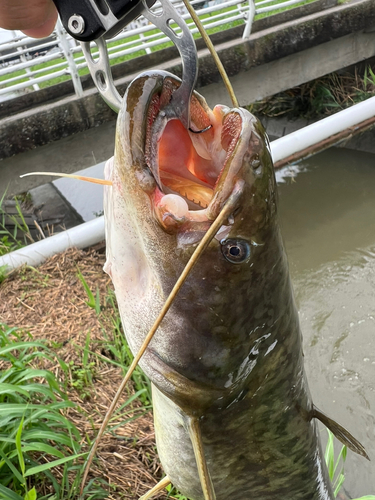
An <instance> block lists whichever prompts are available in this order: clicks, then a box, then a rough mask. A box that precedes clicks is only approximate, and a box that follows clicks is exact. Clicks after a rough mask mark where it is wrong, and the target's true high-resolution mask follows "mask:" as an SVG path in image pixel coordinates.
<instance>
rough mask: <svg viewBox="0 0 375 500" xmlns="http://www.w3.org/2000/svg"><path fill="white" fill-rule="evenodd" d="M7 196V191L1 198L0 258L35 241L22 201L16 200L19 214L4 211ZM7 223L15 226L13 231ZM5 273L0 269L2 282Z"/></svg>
mask: <svg viewBox="0 0 375 500" xmlns="http://www.w3.org/2000/svg"><path fill="white" fill-rule="evenodd" d="M5 196H6V191H5V192H4V194H3V195H2V197H1V198H0V256H2V255H4V254H6V253H9V252H13V251H14V250H18V249H20V248H22V247H24V246H25V245H27V243H28V242H30V241H31V242H32V241H33V239H32V237H31V234H30V231H29V227H28V225H27V224H26V221H25V218H24V216H23V213H22V209H21V205H20V201H19V200H18V198H17V197H15V198H14V200H15V208H16V211H17V214H15V215H9V214H8V213H7V212H6V211H5V209H4V203H5ZM7 221H11V222H12V224H13V225H14V229H13V231H10V230H9V229H8V227H7V224H6V223H7ZM5 273H6V270H5V269H4V266H2V268H0V282H1V281H2V280H3V279H4V277H5Z"/></svg>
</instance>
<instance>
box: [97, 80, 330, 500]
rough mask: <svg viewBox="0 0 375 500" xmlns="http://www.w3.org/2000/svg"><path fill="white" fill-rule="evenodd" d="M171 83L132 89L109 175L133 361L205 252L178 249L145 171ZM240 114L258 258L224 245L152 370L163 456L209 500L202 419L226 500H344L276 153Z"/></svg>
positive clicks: (174, 311) (119, 284)
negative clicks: (285, 236)
mask: <svg viewBox="0 0 375 500" xmlns="http://www.w3.org/2000/svg"><path fill="white" fill-rule="evenodd" d="M166 77H168V78H171V76H170V75H167V74H166V73H164V72H153V73H149V74H146V75H145V74H143V75H141V76H140V77H138V78H137V79H136V80H134V81H133V83H132V84H131V85H130V87H129V88H128V90H127V93H126V95H125V98H124V105H123V108H122V110H121V113H120V115H119V120H118V129H117V145H116V154H115V160H114V164H113V167H112V170H111V172H110V173H109V174H108V176H109V178H111V179H112V180H113V183H114V186H113V188H106V195H105V196H106V201H105V204H106V215H107V221H106V224H107V237H108V242H107V245H109V250H108V255H107V257H108V260H107V269H109V272H110V274H111V276H112V279H113V282H114V285H115V289H116V295H117V298H118V303H119V308H120V313H121V317H122V322H123V325H124V330H125V333H126V336H127V339H128V342H129V345H130V347H131V349H132V350H133V352H137V350H138V349H139V347H140V345H141V343H142V340H143V339H144V337H145V335H146V334H147V332H148V329H149V328H150V327H151V326H152V323H153V321H154V319H155V318H156V316H157V314H158V312H159V311H160V309H161V306H162V304H163V302H164V300H165V298H166V297H167V296H168V294H169V292H170V291H171V289H172V286H173V285H174V283H175V281H176V279H177V277H178V276H179V275H180V273H181V271H182V270H183V268H184V266H185V265H186V263H187V261H188V258H189V256H190V255H191V254H192V252H193V250H194V248H195V246H194V245H188V244H186V245H178V241H179V240H178V236H179V235H178V234H167V233H166V232H165V231H164V230H163V229H162V228H161V227H160V226H159V224H158V223H157V222H156V220H155V217H154V215H153V212H152V207H151V205H150V201H149V198H148V196H147V195H146V194H145V193H144V189H143V188H141V187H140V184H141V185H143V186H144V185H146V184H147V183H148V184H150V185H152V180H150V179H149V175H150V174H149V170H148V167H147V165H146V162H145V159H144V141H145V129H146V124H145V116H146V112H147V107H148V104H149V102H150V96H151V95H152V93H153V92H155V91H156V90H157V89H160V88H161V86H162V84H163V80H164V78H166ZM232 111H234V112H236V113H238V114H239V115H240V116H241V119H242V123H243V130H244V133H243V134H241V136H240V139H239V145H238V148H237V150H236V153H235V154H237V155H242V163H241V168H240V170H239V171H238V172H237V173H236V177H237V178H238V179H242V180H243V181H244V189H243V193H242V194H241V197H240V200H239V203H238V207H237V209H236V210H235V212H234V214H233V215H234V222H233V224H232V225H230V226H229V233H228V234H226V235H225V238H224V240H227V239H233V240H242V241H245V242H247V243H248V245H249V246H250V256H249V258H248V259H247V260H246V261H245V262H243V263H241V264H232V263H230V262H228V261H227V260H226V259H225V258H224V256H223V253H222V243H223V242H220V241H218V239H214V240H213V241H212V242H211V243H210V245H209V247H208V249H207V250H206V251H205V252H204V254H203V255H202V256H201V258H200V260H199V261H198V263H197V264H196V266H195V268H194V269H193V271H192V272H191V274H190V276H189V277H188V279H187V281H186V283H185V284H184V286H183V288H182V289H181V291H180V293H179V294H178V296H177V298H176V300H175V302H174V304H173V306H172V308H171V310H170V311H169V312H168V314H167V315H166V317H165V319H164V320H163V322H162V324H161V326H160V328H159V330H158V332H157V333H156V335H155V338H154V339H153V341H152V343H151V345H150V347H149V348H148V350H147V351H146V353H145V355H144V357H143V358H142V360H141V363H140V364H141V366H142V368H143V369H144V371H145V372H146V374H147V375H148V376H149V377H150V379H151V381H152V383H153V395H154V397H153V399H154V416H155V432H156V441H157V447H158V452H159V455H160V459H161V462H162V465H163V468H164V470H165V472H166V474H167V475H168V476H169V477H170V479H171V481H172V483H173V484H174V485H175V486H176V487H177V488H178V489H179V490H180V491H181V492H182V493H183V494H184V495H186V496H187V497H188V498H190V499H192V500H202V499H203V493H202V489H201V486H200V482H199V477H198V472H197V467H196V463H195V458H194V453H193V449H192V445H191V442H190V437H189V434H188V426H187V421H188V419H189V418H190V417H195V418H198V419H199V422H200V426H201V432H202V441H203V447H204V454H205V457H206V460H207V463H208V469H209V472H210V475H211V478H212V482H213V485H214V490H215V493H216V498H217V500H237V499H238V500H240V499H241V500H253V499H254V500H282V499H285V500H333V498H334V496H333V492H332V488H331V483H330V480H329V478H328V473H327V469H326V465H325V462H324V457H323V454H322V449H321V444H320V440H319V435H318V431H317V426H316V424H315V421H314V420H313V419H312V400H311V396H310V393H309V389H308V385H307V381H306V376H305V371H304V365H303V352H302V337H301V332H300V326H299V319H298V313H297V310H296V305H295V302H294V297H293V290H292V286H291V282H290V277H289V270H288V263H287V258H286V254H285V250H284V245H283V241H282V237H281V233H280V228H279V223H278V215H277V187H276V182H275V176H274V169H273V164H272V160H271V156H270V150H269V145H268V139H267V136H266V134H265V131H264V129H263V127H262V125H261V124H260V122H259V121H258V120H257V119H256V118H255V117H254V116H253V115H251V114H250V113H249V112H248V111H246V110H244V109H236V110H232ZM246 131H250V132H251V133H250V134H248V135H247V137H248V139H247V141H246V142H244V140H243V137H245V136H246V133H245V132H246ZM241 141H242V142H241ZM254 158H256V159H259V160H260V166H258V167H257V168H254V167H253V165H254V163H253V160H254ZM140 180H141V181H140ZM142 183H143V184H142ZM119 241H120V242H122V243H121V244H119V243H118V242H119ZM121 245H123V246H121ZM125 248H127V250H125ZM125 254H126V257H124V255H125ZM132 259H133V260H132ZM131 262H133V264H132V263H131ZM134 262H135V264H134ZM129 269H131V272H132V273H133V274H134V278H132V279H133V281H132V284H131V283H130V284H129V283H128V281H129V280H127V276H128V274H127V273H129ZM132 276H133V275H132ZM137 276H138V277H139V280H140V281H141V283H142V284H141V285H140V284H139V283H138V282H137Z"/></svg>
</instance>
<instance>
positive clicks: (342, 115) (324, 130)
mask: <svg viewBox="0 0 375 500" xmlns="http://www.w3.org/2000/svg"><path fill="white" fill-rule="evenodd" d="M374 116H375V97H371V98H370V99H366V101H363V102H361V103H359V104H355V105H354V106H351V107H350V108H347V109H344V110H343V111H339V112H338V113H335V114H334V115H331V116H328V117H327V118H323V119H322V120H319V121H318V122H315V123H312V124H311V125H307V127H304V128H302V129H299V130H296V131H295V132H292V133H291V134H288V135H286V136H284V137H280V139H276V140H275V141H272V143H271V154H272V159H273V162H274V163H277V162H278V161H280V160H284V159H285V158H288V157H289V156H291V155H292V154H294V153H297V152H298V151H303V150H305V149H307V148H309V147H311V146H314V144H319V143H320V142H321V141H323V140H324V139H327V138H328V137H331V136H333V135H336V134H338V133H339V132H342V131H344V130H346V129H348V128H350V127H355V126H356V125H357V124H359V123H362V122H364V121H365V120H368V119H369V118H373V117H374Z"/></svg>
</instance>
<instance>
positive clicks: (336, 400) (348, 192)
mask: <svg viewBox="0 0 375 500" xmlns="http://www.w3.org/2000/svg"><path fill="white" fill-rule="evenodd" d="M298 167H299V169H300V172H299V173H298V174H296V175H293V173H292V175H291V176H289V177H286V178H284V182H283V183H281V184H279V193H280V203H279V206H280V217H281V222H282V231H283V236H284V240H285V244H286V248H287V252H288V257H289V263H290V270H291V275H292V280H293V284H294V289H295V295H296V300H297V304H298V308H299V312H300V319H301V327H302V332H303V336H304V350H305V360H306V370H307V375H308V380H309V384H310V388H311V392H312V395H313V399H314V402H315V404H316V406H318V407H319V408H320V409H321V410H323V411H324V412H325V413H327V414H328V415H329V416H330V417H331V418H334V419H336V420H337V421H338V422H339V423H341V424H342V425H344V426H345V427H347V428H348V429H349V430H350V431H351V432H352V433H353V434H354V435H355V437H357V438H358V439H359V440H360V441H361V442H362V444H363V445H364V446H365V447H366V449H367V452H368V454H369V456H370V458H371V460H372V462H368V461H367V460H365V459H363V458H362V457H358V456H356V455H354V454H353V453H352V452H350V451H349V453H348V458H347V462H346V472H345V476H346V480H345V483H344V485H345V488H346V490H347V491H348V492H349V493H350V495H351V496H352V497H354V498H356V497H358V496H362V495H366V494H370V493H371V494H375V195H374V194H375V193H374V191H375V157H374V156H373V155H371V154H368V153H359V152H355V151H351V150H346V149H336V148H332V149H331V150H328V151H326V152H324V153H321V154H319V155H316V156H314V157H312V158H310V159H308V160H305V161H304V162H302V163H301V164H300V165H299V166H298Z"/></svg>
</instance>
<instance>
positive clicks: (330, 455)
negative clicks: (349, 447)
mask: <svg viewBox="0 0 375 500" xmlns="http://www.w3.org/2000/svg"><path fill="white" fill-rule="evenodd" d="M327 432H328V442H327V447H326V451H325V454H324V458H325V461H326V464H327V468H328V474H329V477H330V479H331V481H333V469H334V460H335V458H334V453H335V452H334V448H333V434H332V432H331V431H330V430H329V429H327Z"/></svg>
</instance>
